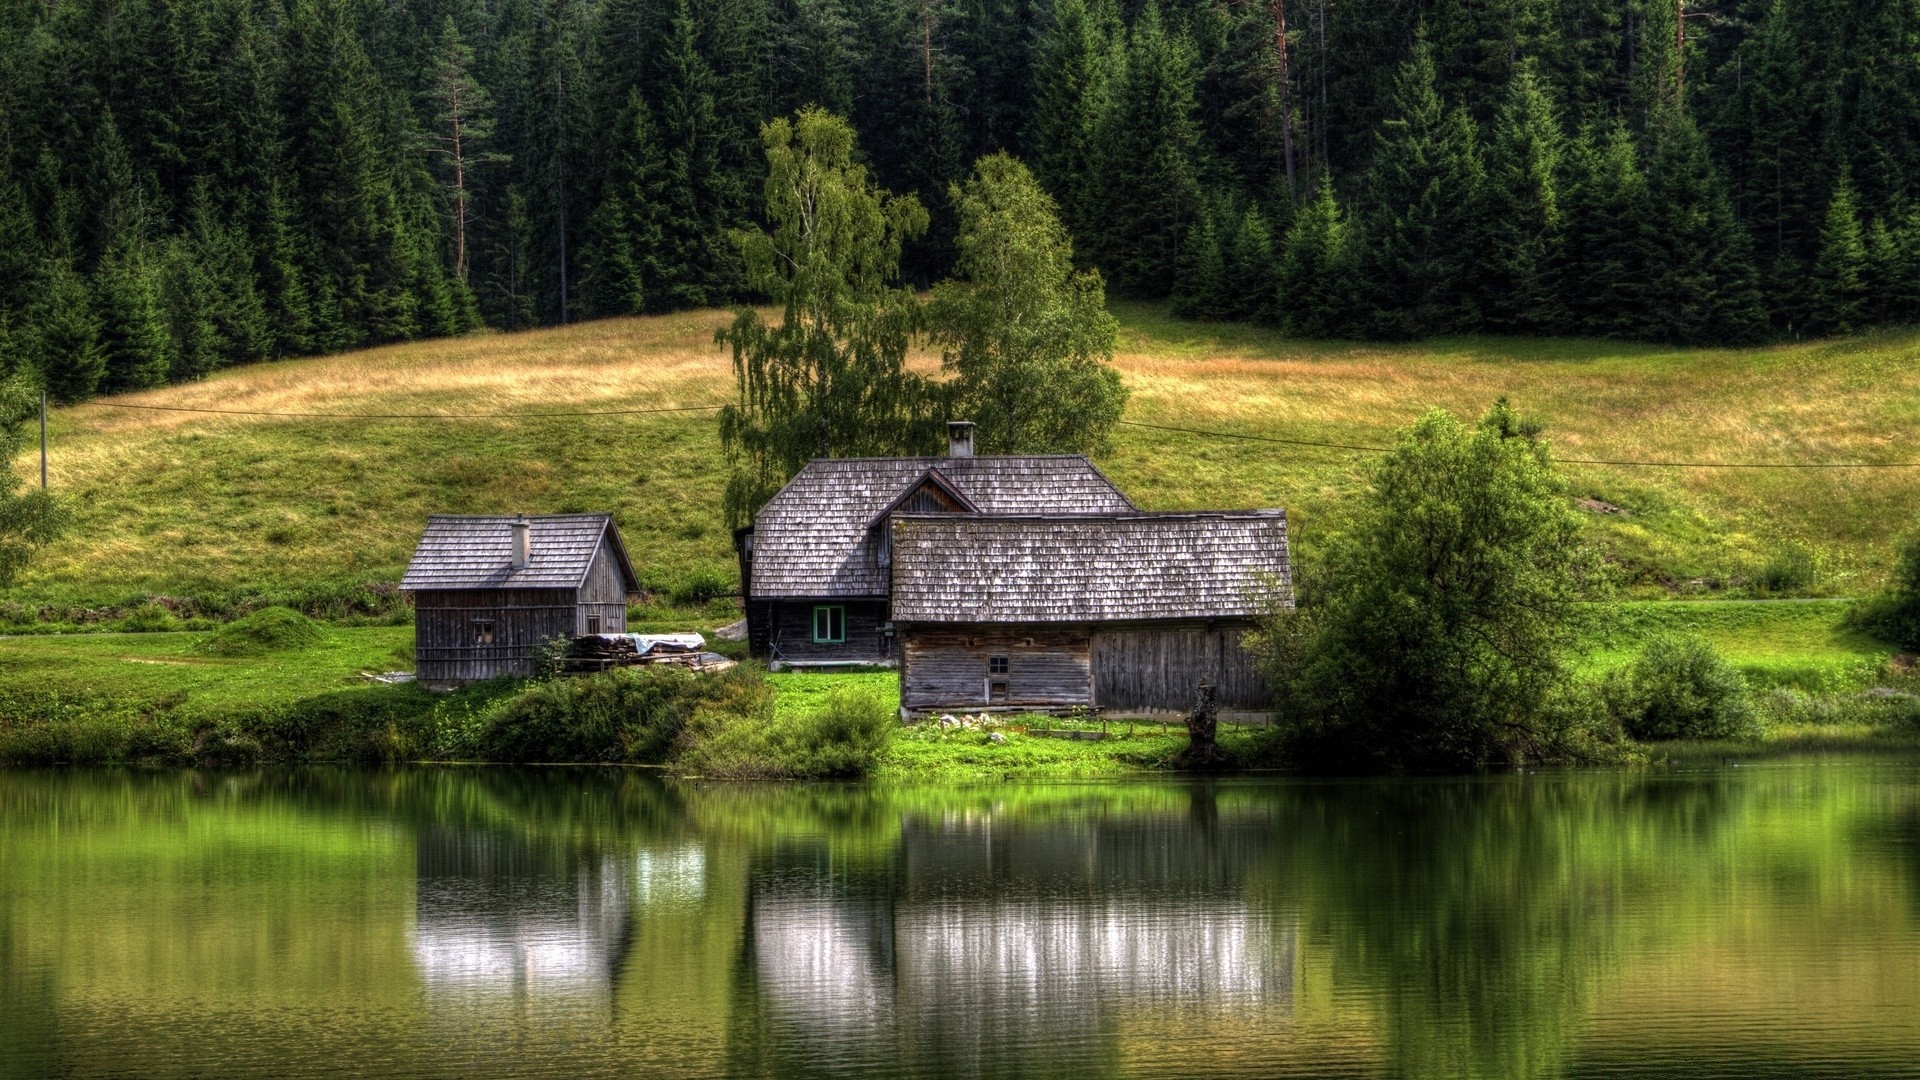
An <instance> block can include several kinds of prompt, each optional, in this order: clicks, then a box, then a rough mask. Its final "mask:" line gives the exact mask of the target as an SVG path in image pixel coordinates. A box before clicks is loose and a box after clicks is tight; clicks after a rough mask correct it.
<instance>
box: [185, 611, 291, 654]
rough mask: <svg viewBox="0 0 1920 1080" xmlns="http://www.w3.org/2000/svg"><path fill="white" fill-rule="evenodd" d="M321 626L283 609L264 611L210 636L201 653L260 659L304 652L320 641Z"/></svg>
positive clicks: (206, 639)
mask: <svg viewBox="0 0 1920 1080" xmlns="http://www.w3.org/2000/svg"><path fill="white" fill-rule="evenodd" d="M320 636H321V635H320V625H319V624H318V623H316V622H314V621H313V620H312V619H309V618H307V617H306V616H305V615H302V614H300V613H299V612H297V611H295V610H293V609H292V608H285V607H264V608H261V609H260V610H258V611H255V612H253V613H251V614H249V615H245V616H242V617H241V618H238V619H235V620H234V621H232V622H230V623H228V624H226V625H225V626H222V627H221V628H220V629H218V630H216V631H214V632H213V633H212V634H209V635H208V636H207V637H206V638H205V639H204V640H202V641H201V643H200V651H202V652H204V653H206V654H207V655H209V656H263V655H265V654H267V653H271V652H284V651H286V650H289V649H304V648H306V647H307V646H309V645H314V644H317V643H318V642H319V641H320Z"/></svg>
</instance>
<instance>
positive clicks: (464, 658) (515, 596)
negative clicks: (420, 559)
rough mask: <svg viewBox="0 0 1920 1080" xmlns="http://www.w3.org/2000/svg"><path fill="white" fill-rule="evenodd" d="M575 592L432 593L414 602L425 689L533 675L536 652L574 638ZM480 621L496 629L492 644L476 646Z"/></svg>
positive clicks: (417, 662)
mask: <svg viewBox="0 0 1920 1080" xmlns="http://www.w3.org/2000/svg"><path fill="white" fill-rule="evenodd" d="M576 598H577V591H576V590H574V589H431V590H422V591H421V592H418V593H415V594H414V598H413V635H414V646H413V649H414V670H415V672H416V673H417V674H418V677H419V679H420V681H421V682H423V683H456V682H472V681H477V680H480V679H492V678H498V677H499V676H502V675H518V676H527V675H531V674H533V669H532V664H531V660H532V655H533V649H534V647H535V646H536V645H538V644H540V643H541V642H542V641H545V640H547V639H548V638H551V637H554V636H556V635H557V636H563V637H565V636H572V634H573V632H574V628H575V626H576V625H577V622H578V619H579V611H578V605H577V604H576V602H575V601H576ZM476 621H490V622H492V623H493V642H492V643H491V644H488V645H480V644H476V643H475V642H474V626H473V624H474V623H475V622H476Z"/></svg>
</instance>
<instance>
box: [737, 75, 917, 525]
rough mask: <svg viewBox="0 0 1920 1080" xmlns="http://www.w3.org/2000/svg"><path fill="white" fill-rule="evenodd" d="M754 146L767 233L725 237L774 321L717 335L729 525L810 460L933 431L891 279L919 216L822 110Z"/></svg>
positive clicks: (912, 323) (910, 312)
mask: <svg viewBox="0 0 1920 1080" xmlns="http://www.w3.org/2000/svg"><path fill="white" fill-rule="evenodd" d="M761 136H762V140H763V142H764V144H765V149H766V155H767V181H766V185H765V194H766V202H767V217H768V220H769V221H770V222H771V223H772V225H773V231H772V232H763V231H757V230H756V231H751V232H741V233H739V234H738V236H737V239H738V242H739V244H740V250H741V254H742V256H743V257H744V258H745V260H746V264H747V279H748V283H749V285H751V286H752V287H753V288H755V289H757V290H759V291H761V292H763V293H765V294H767V295H768V296H770V297H771V298H772V299H773V302H774V303H775V304H776V305H777V306H779V307H780V308H781V321H780V323H779V325H777V326H770V325H768V324H767V322H766V321H765V320H764V319H762V318H761V317H760V313H759V312H757V311H754V310H752V309H742V310H741V311H740V313H739V315H738V316H737V317H736V318H735V319H734V321H733V324H732V325H731V326H729V327H727V328H725V329H723V330H721V331H720V332H719V334H718V335H717V340H718V341H719V343H720V344H722V345H725V346H728V347H729V348H731V349H732V352H733V365H734V373H735V376H736V380H737V384H738V399H737V400H736V402H735V403H734V404H732V405H730V406H728V407H727V408H726V409H725V410H724V411H723V412H722V413H721V419H720V434H721V440H722V442H723V443H725V445H726V448H727V455H728V458H729V460H730V462H731V463H732V477H731V479H730V480H729V482H728V485H727V513H728V517H729V518H731V519H732V520H734V521H735V522H744V521H746V520H748V519H750V518H751V517H752V515H753V513H754V512H755V511H757V510H758V509H759V508H760V505H761V503H763V502H765V501H766V500H767V499H768V498H769V497H771V496H772V494H773V493H774V492H775V491H777V490H779V488H780V486H781V485H783V484H784V483H786V481H787V479H788V478H789V477H791V476H792V475H793V474H794V472H796V471H797V470H798V469H799V468H800V466H801V465H803V464H805V463H806V462H807V461H808V460H810V459H812V458H815V457H846V456H862V455H886V454H898V453H903V452H906V451H908V450H910V449H913V448H914V447H916V446H917V445H919V444H921V443H925V442H927V441H929V439H930V433H931V428H930V427H929V426H928V424H927V422H926V418H925V406H926V402H927V398H928V395H927V393H926V391H925V387H924V382H923V380H921V379H920V378H919V377H918V376H917V375H914V374H913V373H911V372H909V371H907V369H906V354H907V348H908V345H909V344H910V342H911V339H912V334H913V331H914V330H915V328H916V324H917V322H918V319H919V309H918V305H917V304H916V302H915V300H914V297H913V293H912V292H911V290H908V289H905V288H902V287H900V286H898V285H897V284H896V283H895V282H896V278H897V277H898V275H899V267H900V249H901V246H902V245H903V244H904V243H905V242H906V240H907V239H908V238H910V237H914V236H918V235H920V234H921V233H922V232H924V231H925V230H926V227H927V212H926V210H925V209H923V208H922V207H921V205H920V202H919V200H918V199H915V198H914V197H913V196H911V195H908V196H903V197H896V196H893V195H890V194H888V193H887V192H885V191H883V190H881V189H879V188H878V187H876V186H875V185H874V184H873V182H872V181H871V180H869V179H868V176H867V170H866V168H865V167H864V166H862V165H858V164H856V163H855V162H854V133H853V128H852V127H850V126H849V125H848V124H847V122H846V121H845V120H842V119H840V118H839V117H837V116H834V115H832V114H831V113H828V112H825V111H823V110H821V109H817V108H807V109H802V110H801V111H800V112H799V113H798V114H797V115H796V116H795V117H794V118H793V119H792V120H787V119H786V118H784V117H783V118H780V119H776V120H772V121H769V122H768V123H767V124H766V125H765V126H764V127H763V128H762V129H761Z"/></svg>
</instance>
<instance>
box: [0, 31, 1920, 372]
mask: <svg viewBox="0 0 1920 1080" xmlns="http://www.w3.org/2000/svg"><path fill="white" fill-rule="evenodd" d="M1917 55H1920V0H1719V2H1717V3H1714V2H1709V0H1423V2H1415V0H1370V2H1366V3H1361V2H1357V0H1275V2H1258V0H1164V2H1162V3H1159V4H1155V3H1153V2H1151V0H1149V2H1145V3H1142V2H1138V0H1124V2H1122V3H1119V4H1117V5H1116V3H1115V2H1114V0H0V350H4V355H5V357H6V360H5V363H6V365H7V366H8V367H10V368H18V367H21V366H23V365H30V366H31V367H33V368H34V369H36V370H37V371H38V372H39V373H40V374H41V376H42V377H43V378H44V380H45V382H46V384H47V385H48V387H49V388H50V389H51V390H52V391H53V393H54V394H55V396H56V397H57V398H59V399H62V400H69V401H71V400H79V399H82V398H85V397H87V396H88V395H91V394H95V393H103V392H111V391H117V390H123V389H129V388H138V387H144V386H152V385H156V384H159V383H163V382H167V381H174V380H184V379H192V378H195V377H198V376H201V375H204V374H205V373H207V372H209V371H211V370H213V369H216V368H219V367H222V366H225V365H230V364H236V363H244V362H249V361H254V360H260V359H266V358H271V357H277V356H287V355H296V354H303V353H313V352H325V351H333V350H341V349H348V348H354V347H358V346H363V345H369V344H376V343H380V342H390V341H398V340H403V339H408V338H414V337H421V336H430V335H441V334H451V333H457V332H460V331H463V330H466V329H470V328H473V327H476V326H479V325H483V324H484V325H488V326H494V327H499V328H503V329H513V328H520V327H527V326H534V325H547V324H554V323H561V322H566V321H570V320H576V319H585V318H593V317H598V316H605V315H614V314H623V313H634V312H658V311H668V310H673V309H677V308H686V307H696V306H711V305H715V304H724V303H729V302H735V301H743V300H751V299H754V297H753V296H751V295H750V294H749V292H748V291H747V287H746V280H747V278H746V273H745V268H744V266H743V262H742V259H741V256H740V253H739V250H738V248H737V246H736V244H735V243H734V239H733V236H732V230H735V229H738V228H743V227H749V226H752V225H754V224H756V223H757V222H758V220H759V218H760V215H761V204H762V198H761V187H762V182H763V180H764V177H765V169H766V165H765V157H764V154H763V151H762V146H761V141H760V134H759V131H760V125H761V124H762V123H763V122H765V121H767V120H769V119H771V118H773V117H777V116H784V115H791V114H792V113H793V112H794V111H795V110H797V109H799V108H801V107H803V106H806V105H809V104H817V105H820V106H822V107H824V108H826V109H828V110H830V111H831V112H833V113H836V114H838V115H841V116H844V117H846V118H847V119H848V120H850V121H851V123H852V124H853V126H854V128H855V129H856V131H857V132H858V134H859V139H860V146H861V153H862V154H863V155H864V157H865V160H866V162H867V164H868V165H869V167H870V169H871V172H872V175H873V176H874V178H875V179H876V180H877V181H878V183H879V184H880V185H882V186H883V187H886V188H888V189H890V190H892V191H894V192H896V193H907V192H914V193H917V194H918V196H919V198H920V200H921V202H922V203H923V205H925V207H926V208H927V210H928V212H929V215H930V225H929V227H928V229H927V230H926V231H925V233H924V234H923V235H921V236H920V237H919V238H918V239H917V240H915V241H914V242H912V243H911V244H910V245H909V246H908V248H907V250H906V251H905V253H904V257H903V263H902V265H903V275H904V276H905V278H906V279H907V282H906V283H907V284H912V285H922V286H925V285H930V284H932V283H933V282H935V281H937V280H939V279H940V278H942V277H943V276H944V275H945V274H946V273H947V271H948V269H949V266H950V264H951V263H952V261H953V259H954V257H955V245H954V240H955V230H956V212H955V207H954V202H953V199H954V197H955V195H954V192H953V188H952V185H953V184H954V183H955V182H957V181H959V180H960V179H962V178H963V177H965V176H966V175H968V174H969V173H970V172H971V170H972V167H973V164H974V162H975V161H976V160H977V159H979V158H980V157H982V156H984V155H987V154H990V153H993V152H995V151H1000V150H1005V151H1008V152H1011V153H1013V154H1014V155H1016V156H1018V157H1019V158H1020V159H1021V160H1023V161H1025V162H1027V163H1028V164H1029V165H1030V166H1031V167H1032V168H1033V170H1034V172H1035V173H1036V174H1037V175H1038V176H1039V178H1040V179H1041V181H1042V182H1043V184H1044V185H1045V186H1046V188H1047V190H1048V191H1049V192H1050V193H1051V194H1052V195H1053V197H1054V198H1055V200H1056V201H1057V202H1058V205H1059V208H1060V213H1061V216H1062V218H1063V219H1064V222H1065V224H1066V225H1067V227H1068V229H1069V231H1070V232H1071V234H1072V236H1073V238H1074V241H1075V244H1076V255H1077V257H1078V258H1079V259H1080V260H1081V261H1082V262H1084V263H1086V264H1088V265H1091V266H1095V267H1097V268H1099V269H1100V271H1101V272H1102V273H1103V274H1104V275H1105V276H1106V278H1107V281H1108V283H1109V284H1110V286H1111V287H1112V288H1113V290H1114V291H1115V292H1116V293H1118V294H1121V295H1129V296H1141V297H1170V298H1171V300H1172V302H1173V305H1174V310H1175V312H1176V313H1178V314H1181V315H1184V316H1187V317H1192V318H1202V319H1246V320H1257V321H1261V322H1266V323H1270V324H1274V325H1277V326H1279V327H1281V328H1283V329H1284V330H1286V331H1287V332H1289V333H1293V334H1297V335H1301V336H1313V337H1328V336H1332V337H1339V336H1352V337H1369V338H1374V337H1387V338H1406V337H1420V336H1428V335H1436V334H1454V333H1466V332H1482V331H1486V332H1499V333H1519V334H1574V335H1590V336H1608V337H1619V338H1632V339H1645V340H1654V341H1670V342H1678V343H1689V344H1694V343H1744V342H1754V341H1764V340H1769V339H1779V338H1791V337H1805V336H1808V335H1825V334H1839V333H1847V332H1853V331H1858V330H1861V329H1865V328H1868V327H1872V326H1875V325H1882V324H1895V323H1908V322H1913V321H1915V320H1916V318H1920V62H1917V61H1916V56H1917Z"/></svg>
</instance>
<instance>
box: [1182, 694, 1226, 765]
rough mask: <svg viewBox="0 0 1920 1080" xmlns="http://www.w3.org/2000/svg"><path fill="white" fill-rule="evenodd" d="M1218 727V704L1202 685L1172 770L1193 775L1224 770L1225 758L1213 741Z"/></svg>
mask: <svg viewBox="0 0 1920 1080" xmlns="http://www.w3.org/2000/svg"><path fill="white" fill-rule="evenodd" d="M1219 727H1220V706H1219V702H1218V701H1217V700H1216V699H1215V697H1214V692H1213V686H1212V685H1211V684H1209V683H1204V682H1203V683H1201V684H1200V691H1199V694H1198V696H1197V697H1196V699H1195V701H1194V703H1193V712H1191V713H1189V714H1187V747H1186V749H1184V750H1182V751H1180V754H1179V756H1177V757H1175V758H1174V759H1173V766H1174V768H1176V769H1187V770H1193V771H1201V770H1209V769H1222V768H1225V767H1226V766H1227V756H1226V755H1225V754H1223V753H1221V752H1220V747H1219V744H1218V743H1216V742H1215V741H1214V738H1215V735H1216V734H1217V733H1218V731H1219Z"/></svg>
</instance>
